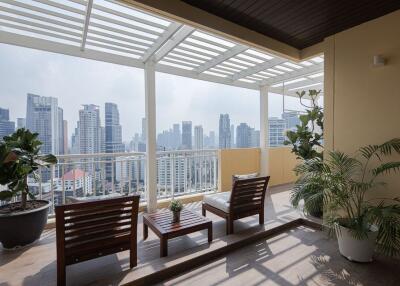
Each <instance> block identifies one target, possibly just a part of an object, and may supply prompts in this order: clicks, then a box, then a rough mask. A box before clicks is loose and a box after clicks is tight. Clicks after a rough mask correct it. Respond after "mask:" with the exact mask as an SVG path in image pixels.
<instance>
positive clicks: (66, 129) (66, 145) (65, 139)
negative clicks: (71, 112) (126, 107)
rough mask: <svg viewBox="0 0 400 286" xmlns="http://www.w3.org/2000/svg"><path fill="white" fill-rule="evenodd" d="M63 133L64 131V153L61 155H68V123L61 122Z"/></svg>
mask: <svg viewBox="0 0 400 286" xmlns="http://www.w3.org/2000/svg"><path fill="white" fill-rule="evenodd" d="M63 131H64V152H63V154H68V121H67V120H63Z"/></svg>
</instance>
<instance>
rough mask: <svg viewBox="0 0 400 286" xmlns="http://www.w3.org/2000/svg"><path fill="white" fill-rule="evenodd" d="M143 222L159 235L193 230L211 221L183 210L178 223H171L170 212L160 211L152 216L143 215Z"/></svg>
mask: <svg viewBox="0 0 400 286" xmlns="http://www.w3.org/2000/svg"><path fill="white" fill-rule="evenodd" d="M143 220H146V221H147V222H148V223H150V224H151V225H152V226H153V227H155V228H156V229H157V230H158V232H159V233H160V234H168V233H174V232H180V231H182V230H188V229H192V228H193V229H195V228H198V227H202V226H204V227H205V226H207V225H208V224H211V220H209V219H208V218H206V217H203V216H202V215H200V214H197V213H195V212H193V211H190V210H186V209H183V210H182V211H181V220H180V222H176V223H172V212H171V211H161V212H158V213H154V214H144V215H143Z"/></svg>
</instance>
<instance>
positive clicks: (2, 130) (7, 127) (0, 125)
mask: <svg viewBox="0 0 400 286" xmlns="http://www.w3.org/2000/svg"><path fill="white" fill-rule="evenodd" d="M14 131H15V122H13V121H10V111H9V110H8V109H5V108H0V141H1V140H3V137H4V136H8V135H10V134H12V133H13V132H14Z"/></svg>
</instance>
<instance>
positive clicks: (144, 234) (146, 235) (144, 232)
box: [143, 221, 149, 240]
mask: <svg viewBox="0 0 400 286" xmlns="http://www.w3.org/2000/svg"><path fill="white" fill-rule="evenodd" d="M148 236H149V227H148V226H147V224H145V223H144V221H143V240H146V238H147V237H148Z"/></svg>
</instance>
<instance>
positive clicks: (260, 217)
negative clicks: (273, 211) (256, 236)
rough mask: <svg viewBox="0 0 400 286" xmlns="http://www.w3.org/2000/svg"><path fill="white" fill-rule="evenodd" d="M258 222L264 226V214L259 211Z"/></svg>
mask: <svg viewBox="0 0 400 286" xmlns="http://www.w3.org/2000/svg"><path fill="white" fill-rule="evenodd" d="M258 221H259V223H260V224H264V212H263V211H261V212H260V213H259V214H258Z"/></svg>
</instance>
